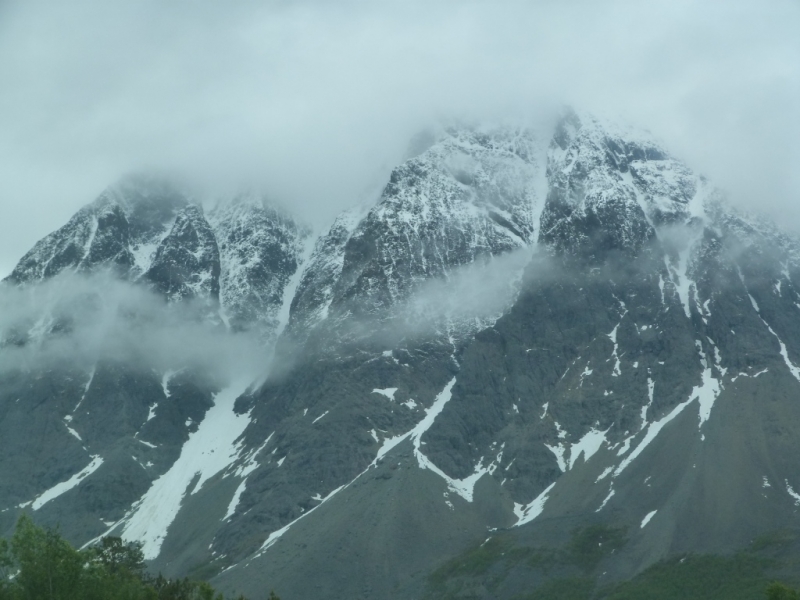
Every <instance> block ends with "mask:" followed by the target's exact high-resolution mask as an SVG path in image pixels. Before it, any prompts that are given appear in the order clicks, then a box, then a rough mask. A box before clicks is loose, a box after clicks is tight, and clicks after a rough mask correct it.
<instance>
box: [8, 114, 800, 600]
mask: <svg viewBox="0 0 800 600" xmlns="http://www.w3.org/2000/svg"><path fill="white" fill-rule="evenodd" d="M129 193H130V192H129ZM139 195H140V196H141V197H142V198H147V199H148V200H147V202H144V201H143V200H140V202H142V204H141V205H140V204H136V203H135V202H132V201H131V202H128V203H127V204H126V203H123V202H117V203H116V204H114V203H111V201H110V200H109V199H108V198H110V197H111V196H110V195H109V194H108V193H107V194H106V195H105V196H104V197H101V199H100V200H98V201H97V202H96V203H95V204H93V205H90V206H89V207H87V208H86V209H83V210H82V211H81V212H79V213H78V215H76V217H74V218H73V220H71V221H70V223H69V224H68V225H67V226H65V228H62V229H61V230H59V231H58V232H56V233H54V234H52V235H51V236H48V237H47V238H45V240H43V241H42V242H40V243H39V244H37V246H36V247H35V248H34V249H33V250H32V251H31V253H29V254H28V255H26V256H25V257H24V258H23V260H22V261H21V263H20V266H18V267H17V269H16V270H15V271H14V274H12V276H11V277H10V278H9V282H10V283H12V284H20V283H25V284H26V285H30V284H32V283H33V282H35V281H37V280H40V279H43V278H47V277H50V276H52V275H53V274H55V273H57V272H63V271H65V270H67V269H73V270H77V271H80V272H83V271H84V270H87V269H97V268H101V267H102V268H105V267H108V266H110V267H113V269H114V270H115V272H117V273H118V274H119V276H120V277H125V278H128V279H129V280H131V281H133V282H141V284H147V285H151V286H152V287H153V288H154V289H155V290H156V291H157V292H158V293H159V294H160V295H161V296H163V297H164V298H166V299H167V300H168V306H169V307H172V309H176V310H178V311H180V310H181V307H182V306H184V304H182V303H184V301H187V300H201V301H203V302H207V303H209V304H208V305H209V306H212V307H213V308H214V310H215V311H216V312H217V313H218V315H219V319H218V320H214V319H206V320H207V321H208V326H209V327H219V320H222V321H223V322H225V323H226V325H227V327H228V328H229V331H230V335H239V334H240V332H241V331H253V332H255V333H257V335H258V337H259V339H261V340H262V342H263V344H264V346H263V347H264V362H265V365H264V366H265V369H266V368H267V367H268V368H269V371H268V374H267V375H264V374H262V375H261V377H260V378H259V379H258V380H257V381H256V382H255V384H253V385H252V386H250V387H249V388H248V386H247V384H248V383H251V381H246V382H238V385H239V387H238V388H236V387H230V382H227V381H222V380H218V378H214V377H211V376H209V375H208V374H207V373H201V372H198V371H196V370H195V371H193V370H191V369H187V370H184V371H180V372H177V373H176V372H173V371H169V372H163V371H157V372H153V371H152V369H150V370H148V369H141V368H138V367H136V366H135V365H130V364H118V363H113V362H112V361H99V362H98V363H97V364H96V365H95V366H94V369H92V370H91V371H89V372H87V370H86V368H85V367H84V368H78V367H75V366H74V365H71V364H69V361H66V362H65V366H64V367H63V368H62V369H61V370H56V369H50V370H48V371H46V372H45V371H40V372H35V373H34V374H31V373H30V372H22V371H15V372H13V373H3V374H2V376H0V427H2V431H4V432H6V434H7V437H3V438H0V439H3V440H4V442H3V443H4V444H7V452H6V453H7V454H9V455H13V456H14V458H13V459H10V460H9V461H7V462H6V463H4V466H2V468H3V469H4V473H6V475H8V476H7V477H6V476H3V477H0V481H1V482H2V487H0V492H1V493H0V503H2V505H1V506H0V510H2V508H5V507H9V510H8V511H7V512H5V513H0V519H2V524H3V525H4V526H5V527H9V526H10V524H11V523H12V522H13V519H14V518H15V516H16V514H17V511H18V509H19V505H20V504H25V503H26V502H31V504H29V505H28V506H32V507H37V508H36V511H35V516H37V518H40V519H41V520H43V521H45V522H50V523H53V522H56V521H65V522H62V526H63V528H64V530H65V532H67V533H68V534H69V535H70V536H72V537H73V538H74V539H75V540H77V541H81V542H83V541H86V540H89V539H91V538H93V537H95V536H97V535H100V534H101V533H103V531H109V532H113V533H120V532H123V534H124V535H126V536H127V537H128V538H129V539H139V540H141V541H143V542H145V547H146V551H147V553H148V557H149V558H151V559H152V560H153V561H154V566H155V567H156V568H159V569H162V570H164V571H165V572H167V573H171V574H186V573H194V574H202V575H203V576H206V577H211V576H216V579H215V581H216V582H217V583H218V584H219V585H222V586H223V587H224V588H226V589H227V590H229V591H231V592H233V591H237V592H244V593H246V594H249V595H252V596H258V594H260V593H262V592H263V589H266V588H268V587H274V588H275V589H276V590H278V591H279V593H280V595H281V597H284V598H288V599H290V600H291V599H292V598H310V597H313V598H341V597H344V596H347V597H355V598H389V597H391V598H406V597H407V598H418V597H420V596H421V595H422V594H423V593H424V592H425V589H426V584H425V581H426V577H427V575H428V574H429V573H430V572H431V571H432V569H434V568H435V567H436V566H437V565H439V564H441V563H442V562H443V561H445V560H447V559H448V558H451V557H453V556H456V555H458V554H459V553H460V552H462V551H464V550H465V549H467V548H469V547H472V546H475V545H478V544H480V543H481V542H483V541H485V539H486V537H487V536H490V535H492V533H491V531H490V532H489V533H487V529H490V530H494V529H495V528H499V529H500V530H508V531H509V532H510V533H509V535H511V536H513V537H514V539H516V540H517V541H518V542H519V543H520V544H529V545H555V546H557V545H559V544H562V543H564V542H565V541H566V539H567V537H568V533H569V531H571V530H572V529H574V528H575V527H579V526H584V525H587V524H596V523H603V524H608V525H612V526H615V527H627V528H628V529H627V531H628V539H629V541H628V544H627V545H626V546H625V548H624V549H622V550H620V552H618V553H617V554H616V555H615V556H614V558H613V559H608V562H607V564H606V563H604V565H605V566H604V568H603V569H604V570H603V572H605V573H606V574H607V575H606V576H607V577H609V578H615V577H616V578H618V577H627V576H630V575H632V574H634V573H636V572H638V571H640V570H641V569H643V568H645V567H646V566H648V565H649V564H652V563H653V562H654V561H656V560H658V559H660V558H662V557H665V556H668V555H670V554H671V553H675V552H689V551H697V552H700V551H702V552H706V551H710V552H724V551H730V550H735V549H737V548H741V547H743V546H744V545H745V544H747V543H749V541H750V540H751V539H753V537H754V536H757V535H759V534H760V533H763V532H766V531H768V530H770V529H774V528H775V527H777V526H781V527H784V526H785V527H790V528H793V527H797V524H796V519H797V517H796V514H795V507H796V504H795V502H796V501H798V500H799V499H800V495H798V494H800V480H797V479H796V475H795V473H796V471H797V469H796V461H795V459H794V457H796V456H798V455H800V454H799V453H798V450H800V448H798V447H797V446H798V445H800V439H799V438H797V436H796V435H795V434H794V433H793V432H794V431H796V430H798V426H800V423H796V421H797V420H798V419H800V413H799V412H798V411H799V410H800V408H798V407H800V404H798V403H797V402H796V400H797V399H798V398H799V397H800V320H799V319H798V318H797V317H798V315H799V314H800V313H798V312H797V311H800V293H798V291H800V269H798V265H799V264H800V263H798V245H797V242H796V241H795V240H794V239H792V238H789V237H787V236H785V235H784V234H782V233H781V232H780V231H779V230H778V229H777V228H775V227H774V226H772V225H771V224H769V223H765V222H762V221H760V220H758V219H755V218H752V217H749V216H747V215H742V214H738V213H736V212H734V211H733V210H731V209H730V208H728V207H727V206H726V205H725V202H724V198H723V197H722V195H721V194H720V192H718V191H717V190H715V189H714V188H713V186H711V184H710V183H709V182H708V181H706V180H705V179H704V178H702V177H701V176H699V175H696V174H695V173H693V172H692V171H691V170H690V169H689V168H688V167H687V166H686V165H684V164H682V163H681V162H680V161H678V160H677V159H674V158H672V157H671V156H670V155H669V154H668V152H667V151H666V150H664V149H663V148H661V147H660V146H659V144H657V143H656V142H654V141H652V140H651V139H649V137H648V136H647V135H646V134H643V133H640V132H635V131H629V130H625V129H622V128H619V127H616V126H613V125H610V124H608V123H604V122H600V121H598V120H596V119H594V118H592V117H590V116H586V115H578V114H576V113H567V114H565V116H564V117H563V118H562V119H561V121H560V123H559V124H558V126H557V127H556V128H555V131H554V132H551V133H550V134H542V133H541V132H533V131H530V130H525V129H470V128H456V129H451V130H443V131H441V132H440V133H439V134H438V137H437V138H436V140H435V141H433V142H432V143H428V144H426V147H425V149H424V150H423V151H422V152H420V153H419V154H418V155H416V156H415V157H413V158H411V159H409V160H408V161H406V162H404V163H403V164H401V165H399V166H398V167H397V168H396V169H394V171H393V172H392V175H391V177H390V180H389V181H388V183H387V185H386V187H385V188H384V190H383V192H382V194H381V195H380V197H379V198H378V199H377V201H376V202H375V204H374V205H372V206H365V207H362V208H360V209H359V208H357V209H353V210H351V211H348V212H347V213H345V214H343V215H342V216H340V217H339V218H338V219H337V220H336V221H335V222H334V224H333V225H332V226H331V228H330V229H329V230H328V231H326V232H323V233H322V234H321V235H320V236H319V237H317V238H316V239H314V238H312V237H311V235H310V233H309V232H308V231H307V230H305V229H304V228H303V227H302V226H299V225H297V222H296V221H295V220H294V219H292V218H291V217H289V216H288V215H286V214H285V213H284V212H282V211H280V210H278V209H276V208H274V207H271V206H270V205H268V204H265V203H264V201H263V199H261V198H260V197H257V196H242V197H239V198H237V199H235V201H233V202H231V203H228V204H225V205H222V206H220V207H218V208H216V209H215V210H214V211H210V212H209V214H208V217H206V216H204V214H203V211H202V210H201V209H200V207H199V206H197V205H195V204H193V203H192V202H190V201H189V200H184V201H183V204H181V203H180V202H178V201H170V202H166V203H164V204H157V203H152V202H150V200H149V199H151V198H154V197H155V196H154V195H153V194H149V195H148V194H145V193H143V192H142V193H140V194H139ZM169 197H170V198H173V200H174V198H176V196H169ZM104 198H105V199H104ZM101 200H102V202H101ZM101 206H103V207H105V208H102V210H101V208H100V207H101ZM140 206H141V207H140ZM157 206H158V207H160V208H156V207H157ZM132 207H133V208H132ZM137 207H140V208H137ZM142 207H144V208H142ZM165 207H169V208H165ZM137 215H139V216H137ZM141 215H147V218H146V219H145V218H144V217H141ZM79 217H80V218H79ZM145 221H146V222H147V223H149V224H150V226H149V227H145V226H143V225H141V223H143V222H145ZM95 223H96V227H95ZM134 224H136V225H134ZM159 224H160V225H159ZM93 232H94V233H93ZM144 239H147V240H150V241H149V242H147V243H148V244H151V246H146V244H145V242H143V241H141V240H144ZM148 248H149V250H148ZM306 249H308V253H306ZM145 250H147V252H146V251H145ZM148 252H149V254H148ZM519 253H522V254H521V255H522V256H523V257H524V258H525V260H524V263H523V262H520V263H515V262H513V261H512V262H509V261H508V258H509V257H513V256H515V255H518V254H519ZM306 255H308V258H305V257H306ZM145 256H146V258H142V257H145ZM48 264H51V266H49V267H48V266H47V265H48ZM48 269H50V270H48ZM498 280H499V281H500V282H501V283H502V285H499V284H498ZM136 285H139V284H138V283H136ZM481 295H483V296H487V297H489V298H492V297H494V296H498V297H502V301H497V302H495V303H486V302H484V303H476V302H475V301H474V298H475V297H478V296H481ZM190 304H191V302H188V303H185V305H186V306H187V307H188V306H189V305H190ZM465 307H466V308H465ZM186 310H187V311H188V308H186ZM470 311H472V312H470ZM204 322H205V321H204ZM31 327H33V326H32V325H31ZM284 327H285V328H284ZM40 329H41V328H40ZM45 329H46V328H45ZM26 332H27V330H26ZM23 333H25V332H23ZM47 335H51V334H46V335H45V338H46V337H47ZM4 336H5V339H10V338H8V334H7V333H6V332H4ZM26 336H27V337H26ZM40 337H41V336H40ZM18 338H19V339H21V340H23V341H22V342H21V343H22V344H23V345H24V344H25V343H30V342H26V341H25V340H32V339H40V338H35V337H33V336H30V335H27V333H25V335H20V336H18ZM15 339H17V338H15ZM271 354H274V359H273V360H272V361H271V362H269V364H267V362H268V358H269V356H270V355H271ZM17 398H19V399H20V400H19V402H17ZM234 400H235V401H234ZM223 441H224V442H225V443H224V444H223V443H222V442H223ZM5 449H6V448H4V450H5ZM205 452H207V454H205ZM193 453H194V454H196V456H193ZM99 458H102V463H100V464H99V466H98V462H97V461H98V460H99ZM87 464H88V465H89V466H88V467H87ZM6 465H7V466H6ZM87 469H89V470H90V471H91V472H89V473H87V474H84V475H81V477H80V480H79V481H76V483H75V485H74V487H72V488H71V489H70V490H69V491H67V492H65V493H63V494H62V495H59V496H57V497H54V498H53V499H52V500H49V501H48V502H46V503H44V504H42V501H41V498H42V494H43V493H45V492H46V490H48V489H52V488H53V486H55V485H56V484H58V483H60V482H64V481H67V480H69V479H70V478H71V477H73V476H77V475H76V474H80V473H84V471H86V470H87ZM82 470H83V471H82ZM12 473H14V475H13V477H12V476H11V474H12ZM18 473H26V476H24V477H20V476H19V475H17V474H18ZM164 482H168V483H169V482H172V483H170V484H169V485H166V484H164ZM172 488H174V490H173V489H172ZM170 490H172V491H170ZM172 492H174V493H172ZM51 495H52V494H51ZM148 511H152V512H148ZM654 511H655V512H654ZM164 514H169V515H171V516H170V518H169V519H167V520H164V519H163V518H161V517H162V516H163V515H164ZM148 515H153V518H152V519H151V520H150V521H151V522H153V523H155V522H156V521H157V522H159V523H162V525H160V527H161V529H160V530H158V531H156V530H155V529H154V528H153V527H154V526H153V527H148V526H146V525H147V523H148V522H149V521H148ZM156 515H158V517H159V518H158V519H156V518H155V516H156ZM648 515H649V518H647V519H646V518H645V517H647V516H648ZM159 519H160V520H159ZM227 567H230V569H228V570H225V571H224V572H223V569H226V568H227ZM508 573H509V575H508V577H507V578H506V579H503V582H504V583H502V584H501V583H496V584H493V585H495V587H494V588H492V589H491V590H490V589H489V588H487V587H486V586H485V585H484V584H485V582H484V581H482V580H480V578H478V580H475V581H470V582H469V583H470V586H472V587H471V588H470V589H474V590H476V591H475V597H481V598H490V597H491V598H511V597H513V596H514V595H515V594H520V593H522V592H525V591H526V590H528V589H529V587H526V586H529V585H530V582H531V581H532V580H531V577H533V575H531V574H530V572H528V571H525V570H524V568H522V567H519V568H517V567H514V569H511V570H509V571H508ZM481 590H482V591H481Z"/></svg>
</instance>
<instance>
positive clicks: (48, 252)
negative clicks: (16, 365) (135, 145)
mask: <svg viewBox="0 0 800 600" xmlns="http://www.w3.org/2000/svg"><path fill="white" fill-rule="evenodd" d="M187 202H188V199H187V198H186V196H184V195H183V194H181V193H180V192H179V191H177V190H176V189H175V188H174V187H172V186H171V185H169V184H168V183H165V182H164V181H161V180H158V179H154V178H148V177H144V176H135V177H129V178H127V179H125V180H123V181H122V182H120V183H119V184H118V185H115V186H112V187H110V188H108V189H107V190H105V191H104V192H103V193H102V194H101V195H100V197H99V198H98V199H97V200H95V201H94V202H93V203H92V204H90V205H88V206H86V207H84V208H83V209H81V210H80V211H78V213H77V214H76V215H75V216H74V217H72V218H71V219H70V220H69V222H68V223H67V224H66V225H64V227H62V228H61V229H59V230H57V231H54V232H53V233H51V234H50V235H48V236H47V237H45V238H44V239H42V240H41V241H39V242H38V243H37V244H36V245H35V246H34V247H33V248H32V249H31V251H30V252H28V253H27V254H26V255H25V256H23V257H22V259H21V260H20V262H19V264H18V265H17V266H16V268H15V269H14V270H13V271H12V273H11V275H9V277H8V281H10V282H12V283H16V284H21V283H30V282H35V281H41V280H43V279H46V278H49V277H53V276H54V275H57V274H58V273H61V272H63V271H65V270H72V271H78V272H89V271H91V270H94V269H96V268H98V267H103V266H108V267H113V268H114V269H115V270H116V271H117V272H118V273H119V274H120V275H121V276H124V277H128V276H129V277H136V276H137V275H139V274H141V273H142V272H143V271H145V270H146V269H147V267H148V266H149V262H150V260H151V257H152V252H153V251H154V250H155V248H156V247H157V245H158V243H159V241H160V239H161V238H162V237H163V236H164V234H165V233H166V232H167V231H169V229H170V228H171V226H172V223H173V222H174V220H175V217H176V215H177V213H178V211H180V210H181V209H182V208H183V207H185V206H186V204H187Z"/></svg>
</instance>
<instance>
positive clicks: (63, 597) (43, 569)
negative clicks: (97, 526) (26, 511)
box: [11, 515, 84, 600]
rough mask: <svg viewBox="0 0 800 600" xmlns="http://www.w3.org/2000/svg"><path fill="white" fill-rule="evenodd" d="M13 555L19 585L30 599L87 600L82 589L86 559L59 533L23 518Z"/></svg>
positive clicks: (19, 522)
mask: <svg viewBox="0 0 800 600" xmlns="http://www.w3.org/2000/svg"><path fill="white" fill-rule="evenodd" d="M11 551H12V554H13V557H14V559H15V562H16V563H17V566H18V567H19V573H18V574H17V576H16V577H15V581H16V582H18V584H19V586H20V587H21V588H22V590H23V592H24V595H25V596H26V597H28V598H36V599H37V600H38V599H41V600H72V599H75V600H83V598H82V596H81V595H80V589H79V588H80V579H81V576H82V574H83V566H84V560H83V557H82V556H81V554H80V552H78V551H77V550H75V549H74V548H73V547H72V546H70V545H69V543H67V541H66V540H64V539H63V538H62V537H61V536H60V535H59V533H58V531H56V530H53V529H42V528H40V527H37V526H36V525H35V524H34V523H33V521H32V520H31V519H30V517H28V516H27V515H23V516H22V517H20V519H19V521H18V522H17V528H16V531H15V532H14V536H13V537H12V538H11Z"/></svg>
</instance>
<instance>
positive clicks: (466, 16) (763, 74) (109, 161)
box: [0, 0, 800, 273]
mask: <svg viewBox="0 0 800 600" xmlns="http://www.w3.org/2000/svg"><path fill="white" fill-rule="evenodd" d="M798 30H800V5H798V3H797V2H794V1H791V0H775V1H772V2H769V3H763V2H756V1H755V0H749V1H742V0H731V1H730V2H724V3H722V2H718V3H717V2H715V3H710V2H701V1H698V0H694V1H693V0H664V1H654V2H634V1H624V2H623V1H615V0H607V1H603V2H596V1H588V0H575V1H573V2H551V1H543V2H522V1H513V0H509V1H503V0H501V1H497V2H491V3H488V2H469V1H467V2H463V1H455V0H453V1H434V2H420V1H415V0H403V1H399V0H398V1H387V2H370V3H367V2H359V1H344V2H335V3H332V2H318V1H300V2H291V3H290V2H267V3H264V2H248V1H244V2H236V3H219V2H212V1H210V0H200V1H196V2H186V1H176V2H166V3H165V2H161V1H156V0H143V1H142V2H134V3H108V2H100V1H99V0H98V1H81V0H79V1H78V2H70V3H63V2H47V1H44V2H41V1H36V0H26V1H24V2H23V1H7V2H4V3H2V4H0V81H3V91H2V93H0V131H2V132H3V135H2V136H0V164H2V165H3V167H2V169H0V199H1V200H0V202H2V213H3V214H2V219H0V273H4V272H8V271H9V270H10V268H11V266H12V264H13V262H14V261H15V260H16V259H17V258H18V257H19V256H21V255H22V254H23V253H24V252H25V251H26V250H27V249H28V248H29V247H30V246H31V245H32V243H33V242H34V241H35V240H36V239H37V238H39V237H41V236H43V235H45V234H46V233H48V232H49V231H51V230H53V229H54V228H55V227H57V226H59V225H61V224H62V223H63V222H65V221H66V219H67V218H68V217H69V215H70V214H71V213H72V212H74V211H75V210H76V209H77V208H78V207H79V206H80V205H82V204H84V203H86V202H87V201H89V200H91V199H92V198H93V197H95V196H96V195H97V194H98V193H99V191H100V190H101V189H102V188H103V187H105V186H106V185H107V184H108V183H110V182H112V181H114V180H115V179H117V178H118V177H119V176H120V175H121V174H123V173H125V172H128V171H131V170H136V169H141V168H150V167H157V168H169V169H177V170H182V171H185V172H187V173H188V174H190V175H191V176H193V177H196V178H198V179H201V180H203V179H204V180H206V183H207V184H208V185H209V186H217V187H219V188H220V189H226V188H227V187H230V186H236V185H241V184H247V185H259V186H261V187H264V188H266V189H268V190H269V191H270V193H271V194H272V195H273V196H274V197H276V198H278V199H281V200H282V201H284V202H285V203H286V204H290V205H293V207H294V208H295V210H296V211H297V212H299V213H300V214H301V215H304V216H306V218H308V219H310V220H312V221H317V222H319V223H324V222H326V221H329V220H330V219H331V218H332V217H333V216H334V215H335V214H336V213H337V212H338V211H339V210H341V209H342V208H344V207H347V206H351V205H353V204H355V203H356V202H358V201H359V200H360V198H361V197H362V196H364V195H370V194H374V193H375V190H376V189H379V187H380V185H381V184H382V183H383V182H385V180H386V177H387V174H388V171H389V170H390V169H391V167H392V166H393V165H394V164H396V163H397V162H398V161H399V160H400V159H401V158H402V156H403V153H404V151H405V148H406V146H407V144H408V140H409V139H410V138H411V137H412V135H413V134H414V133H416V132H417V131H418V130H420V129H421V128H423V127H425V126H426V125H428V124H429V123H431V122H434V121H437V120H438V119H443V118H452V117H455V118H468V119H479V120H499V119H505V118H523V119H524V118H528V117H530V115H531V114H532V113H536V112H537V111H539V110H541V109H542V107H543V106H549V105H550V104H552V103H554V102H560V101H566V102H569V103H572V104H573V105H576V106H578V107H579V108H583V109H586V110H589V111H594V112H599V113H610V114H611V115H612V116H615V117H617V118H619V119H621V120H624V121H628V122H631V123H632V124H634V125H641V126H645V127H648V128H650V129H651V130H652V131H653V133H654V134H655V135H656V136H657V137H660V138H662V139H663V140H664V142H665V143H666V145H667V147H668V148H670V149H671V150H672V152H673V153H674V154H676V155H677V156H679V157H682V158H684V159H686V160H687V161H688V162H689V163H690V164H691V165H692V166H694V167H695V168H697V169H698V170H700V171H702V172H705V173H706V174H707V175H709V176H710V177H711V178H712V179H713V180H715V181H716V182H717V183H719V184H720V185H721V186H722V187H724V188H726V189H727V190H728V191H729V193H730V194H731V196H732V198H733V199H734V201H735V202H738V203H740V204H743V205H747V206H750V207H755V208H758V209H765V210H769V211H772V212H773V213H776V214H780V215H781V216H782V221H784V222H791V219H792V218H797V217H800V208H797V206H796V205H797V204H798V199H800V193H798V190H800V174H798V170H797V169H796V165H797V164H800V36H797V31H798Z"/></svg>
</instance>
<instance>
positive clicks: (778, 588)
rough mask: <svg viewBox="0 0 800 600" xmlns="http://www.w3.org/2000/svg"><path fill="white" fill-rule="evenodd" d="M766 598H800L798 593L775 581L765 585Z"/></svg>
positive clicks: (791, 599) (777, 599)
mask: <svg viewBox="0 0 800 600" xmlns="http://www.w3.org/2000/svg"><path fill="white" fill-rule="evenodd" d="M767 600H800V593H798V592H797V591H796V590H793V589H792V588H790V587H788V586H785V585H783V584H782V583H778V582H777V581H776V582H774V583H770V584H769V585H768V586H767Z"/></svg>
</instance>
